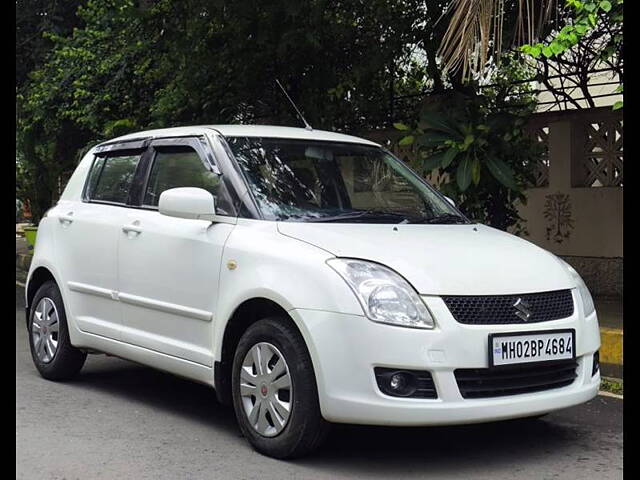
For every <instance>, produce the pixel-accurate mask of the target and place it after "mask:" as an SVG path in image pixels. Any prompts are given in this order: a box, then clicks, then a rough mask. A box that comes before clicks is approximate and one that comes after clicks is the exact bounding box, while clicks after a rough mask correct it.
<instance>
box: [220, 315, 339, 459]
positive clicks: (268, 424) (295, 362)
mask: <svg viewBox="0 0 640 480" xmlns="http://www.w3.org/2000/svg"><path fill="white" fill-rule="evenodd" d="M232 389H233V406H234V409H235V412H236V418H237V419H238V424H239V425H240V429H241V430H242V433H243V434H244V436H245V437H246V438H247V439H248V440H249V442H250V443H251V445H252V446H253V447H254V448H255V449H256V450H257V451H259V452H260V453H263V454H265V455H268V456H271V457H275V458H293V457H299V456H302V455H305V454H307V453H309V452H311V451H312V450H314V449H315V448H317V447H318V446H319V445H320V444H321V443H322V441H323V440H324V438H325V437H326V434H327V433H328V430H329V424H328V423H327V422H326V421H325V420H324V419H323V418H322V415H321V414H320V406H319V403H318V391H317V386H316V381H315V375H314V372H313V366H312V364H311V358H310V357H309V353H308V351H307V348H306V345H305V343H304V340H303V339H302V337H301V335H300V333H299V332H298V331H297V330H296V329H295V328H294V327H293V326H292V325H291V324H290V323H289V322H288V321H287V320H285V319H281V318H267V319H264V320H260V321H258V322H256V323H254V324H253V325H251V326H250V327H249V328H248V329H247V331H246V332H245V333H244V335H243V336H242V338H241V339H240V342H239V343H238V347H237V349H236V353H235V356H234V361H233V379H232Z"/></svg>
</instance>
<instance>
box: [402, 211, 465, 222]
mask: <svg viewBox="0 0 640 480" xmlns="http://www.w3.org/2000/svg"><path fill="white" fill-rule="evenodd" d="M411 223H431V224H459V223H469V221H468V220H467V219H466V218H464V217H463V216H461V215H458V214H455V213H443V214H441V215H436V216H435V217H431V218H421V219H420V220H418V221H417V222H411Z"/></svg>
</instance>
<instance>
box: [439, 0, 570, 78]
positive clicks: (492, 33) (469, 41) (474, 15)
mask: <svg viewBox="0 0 640 480" xmlns="http://www.w3.org/2000/svg"><path fill="white" fill-rule="evenodd" d="M515 4H516V5H515V7H516V8H517V24H516V29H515V37H514V38H513V40H512V42H510V44H509V45H508V47H511V46H513V45H522V44H523V43H533V42H535V41H536V40H537V39H538V38H539V35H540V33H541V32H542V31H543V30H544V28H545V26H546V25H547V23H548V22H549V21H550V20H551V18H552V16H553V13H554V12H555V11H556V10H557V4H558V1H557V0H518V1H517V2H515ZM508 5H509V7H510V8H513V6H514V2H509V3H508ZM505 7H506V3H505V0H451V3H449V5H448V7H447V14H448V15H449V16H450V21H449V25H448V27H447V30H446V32H445V34H444V36H443V38H442V42H441V44H440V47H439V49H438V55H439V56H440V57H441V58H442V60H443V62H444V70H445V71H452V72H454V71H457V70H458V69H460V68H462V75H463V77H465V78H466V77H468V76H469V74H470V73H472V72H478V71H480V70H482V68H483V67H484V66H485V65H486V64H487V61H488V59H490V58H491V57H493V58H496V59H497V58H499V56H500V53H501V52H502V50H503V47H504V45H503V37H504V18H505V14H506V12H505Z"/></svg>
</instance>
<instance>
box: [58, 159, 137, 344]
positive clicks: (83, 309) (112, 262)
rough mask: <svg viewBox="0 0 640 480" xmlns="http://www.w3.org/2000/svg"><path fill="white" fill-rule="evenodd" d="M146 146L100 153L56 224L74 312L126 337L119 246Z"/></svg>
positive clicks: (84, 325)
mask: <svg viewBox="0 0 640 480" xmlns="http://www.w3.org/2000/svg"><path fill="white" fill-rule="evenodd" d="M143 151H144V149H143V148H131V149H127V150H118V149H115V150H114V149H109V150H107V151H104V152H102V153H99V154H98V155H96V156H95V158H94V161H93V164H92V167H91V170H90V172H89V175H88V178H87V182H86V185H85V187H84V193H83V198H82V201H61V202H59V203H58V205H57V206H56V207H55V208H54V209H53V210H51V211H50V212H49V215H50V216H52V217H55V218H57V220H58V222H56V223H55V229H56V230H55V234H54V235H55V244H56V254H57V255H56V256H57V258H56V261H57V263H58V266H59V270H60V275H61V277H62V281H63V283H64V287H65V290H66V292H67V294H66V298H67V299H68V304H69V308H70V312H71V314H72V315H73V316H74V318H75V319H76V322H77V325H78V327H79V328H80V329H81V330H83V331H85V332H89V333H93V334H97V335H101V336H105V337H109V338H114V339H120V334H121V327H122V311H121V307H120V304H119V303H118V302H117V290H118V276H117V266H118V262H117V248H118V239H119V236H120V232H121V230H120V229H121V226H122V223H123V222H124V221H125V219H126V217H127V204H128V202H129V193H130V189H131V186H132V183H133V179H134V177H135V175H136V170H137V168H138V165H139V164H140V159H141V156H142V153H143Z"/></svg>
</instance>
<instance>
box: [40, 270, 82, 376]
mask: <svg viewBox="0 0 640 480" xmlns="http://www.w3.org/2000/svg"><path fill="white" fill-rule="evenodd" d="M31 305H32V306H31V309H30V310H31V311H30V315H29V325H28V329H29V346H30V347H31V357H32V358H33V363H34V364H35V366H36V368H37V369H38V372H40V375H42V376H43V377H44V378H46V379H49V380H68V379H70V378H72V377H74V376H75V375H76V374H77V373H78V372H79V371H80V369H81V368H82V366H83V365H84V361H85V359H86V358H87V354H86V353H84V352H82V351H80V350H78V349H77V348H75V347H74V346H73V345H71V341H70V340H69V330H68V327H67V316H66V313H65V310H64V304H63V302H62V295H61V294H60V290H59V289H58V286H57V285H56V284H55V282H53V281H48V282H45V283H43V284H42V285H41V286H40V288H39V289H38V291H37V292H36V294H35V296H34V298H33V302H32V304H31Z"/></svg>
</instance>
